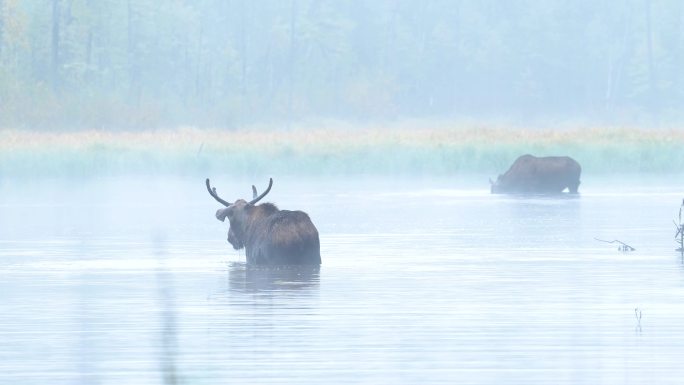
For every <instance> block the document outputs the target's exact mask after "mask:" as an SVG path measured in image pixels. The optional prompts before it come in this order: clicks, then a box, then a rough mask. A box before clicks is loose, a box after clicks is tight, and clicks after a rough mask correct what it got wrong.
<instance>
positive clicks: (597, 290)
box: [0, 177, 684, 384]
mask: <svg viewBox="0 0 684 385" xmlns="http://www.w3.org/2000/svg"><path fill="white" fill-rule="evenodd" d="M261 179H264V178H261ZM274 179H275V183H274V187H273V190H272V192H271V193H270V194H269V196H268V198H269V200H270V201H273V202H276V203H278V204H279V205H280V206H281V207H282V208H300V209H304V210H306V211H307V212H308V213H309V214H310V215H311V217H312V218H313V220H314V222H315V223H316V225H317V226H318V229H319V231H320V233H321V244H322V257H323V265H322V266H321V267H320V270H319V269H288V268H281V269H266V268H248V267H247V266H245V264H244V254H243V253H239V252H236V251H234V250H232V248H230V247H229V245H228V243H227V242H226V241H225V236H226V231H227V226H226V224H224V223H221V222H218V221H217V220H216V219H215V218H214V211H215V209H216V208H217V204H216V202H214V201H213V199H211V197H210V196H209V195H208V194H207V193H206V189H205V187H204V185H203V180H202V179H201V178H149V179H142V178H101V179H92V180H85V181H81V182H79V183H73V182H72V181H63V180H45V181H21V182H16V183H14V182H12V183H7V182H4V183H2V184H1V185H0V193H1V195H2V197H3V202H2V204H1V205H0V243H1V245H2V246H1V247H0V271H1V272H2V276H3V279H2V282H1V283H0V292H1V293H2V298H3V301H2V311H3V317H2V321H0V337H1V339H2V341H3V344H2V345H1V347H0V362H2V364H0V367H1V369H2V370H0V382H7V383H17V384H39V383H45V382H46V381H48V382H50V383H64V384H72V383H122V382H125V383H144V384H156V383H164V384H172V383H198V382H199V383H222V382H225V381H229V382H230V381H238V382H240V383H295V382H297V383H312V384H313V383H322V382H323V383H348V382H358V383H378V382H392V383H407V384H409V383H417V382H420V383H453V382H459V383H501V382H506V383H516V384H531V383H539V384H543V383H550V382H552V383H558V384H597V383H598V384H600V383H605V384H614V383H659V384H676V383H678V382H679V380H680V379H681V377H682V375H684V372H683V371H682V368H681V365H680V364H679V357H681V354H682V352H684V345H683V344H682V342H681V341H684V339H682V338H681V337H682V335H683V333H684V329H683V328H682V325H684V322H683V321H684V310H683V309H684V306H682V305H683V300H682V298H684V297H683V296H682V294H684V285H683V283H684V263H683V261H684V260H683V259H682V257H681V256H679V255H678V254H677V253H676V252H674V248H675V246H676V245H675V243H674V242H673V239H672V235H673V234H674V232H673V226H672V223H671V220H672V219H673V218H674V217H675V216H676V213H677V208H678V205H679V203H680V200H681V199H680V198H681V196H680V195H681V193H680V192H681V189H682V188H683V187H684V186H683V185H682V184H681V183H679V182H676V181H673V180H671V179H665V178H646V179H645V180H644V179H638V178H633V179H625V178H623V179H622V185H621V188H620V191H619V192H616V191H615V188H614V184H613V183H612V181H601V180H598V179H592V178H587V180H585V182H584V184H586V187H585V188H584V189H581V194H580V196H577V197H569V196H564V197H528V198H523V197H511V196H493V195H490V194H489V191H488V190H487V188H486V181H485V183H482V182H483V177H472V178H469V179H465V178H464V179H461V180H456V179H451V178H449V179H447V178H430V179H423V180H421V179H415V178H365V179H364V178H346V179H343V178H335V179H333V178H329V179H326V178H313V179H311V178H306V179H302V178H300V179H295V178H287V177H283V178H278V177H275V178H274ZM428 180H429V182H430V184H429V185H428V184H427V181H428ZM213 182H214V184H215V185H216V186H217V188H218V189H219V191H221V192H222V195H223V196H225V197H226V198H228V197H230V198H229V199H232V198H233V197H235V198H237V197H239V196H240V194H244V195H249V194H250V193H251V192H250V188H249V181H246V180H242V181H234V180H229V178H224V177H216V178H214V179H213ZM255 182H256V183H257V184H258V181H255ZM418 182H419V183H418ZM262 183H263V182H262ZM645 186H646V187H645ZM244 195H243V196H244ZM595 237H599V238H603V239H607V240H612V239H615V238H617V239H620V240H622V241H624V242H627V243H629V244H630V245H632V246H634V247H635V248H636V251H633V252H629V253H622V252H619V251H617V247H616V246H615V245H612V244H606V243H601V242H598V241H596V240H595V239H594V238H595ZM635 308H638V311H639V312H640V314H641V318H640V319H638V318H637V317H636V316H635Z"/></svg>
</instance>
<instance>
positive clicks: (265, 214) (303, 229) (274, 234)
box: [206, 178, 321, 265]
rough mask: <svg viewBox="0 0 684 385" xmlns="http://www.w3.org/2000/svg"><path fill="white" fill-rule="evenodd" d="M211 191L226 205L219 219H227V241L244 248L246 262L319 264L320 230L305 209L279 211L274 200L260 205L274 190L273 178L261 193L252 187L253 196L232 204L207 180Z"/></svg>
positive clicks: (260, 263) (254, 263) (220, 211)
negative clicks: (228, 224)
mask: <svg viewBox="0 0 684 385" xmlns="http://www.w3.org/2000/svg"><path fill="white" fill-rule="evenodd" d="M206 184H207V190H208V191H209V194H210V195H211V196H212V197H214V199H216V200H217V201H218V202H219V203H221V204H223V205H224V206H226V207H225V208H223V209H219V210H218V211H216V218H217V219H218V220H220V221H225V219H226V218H228V221H229V222H230V229H229V230H228V242H230V244H231V245H233V248H234V249H235V250H240V249H242V248H244V249H245V252H246V255H247V263H248V264H253V265H319V264H320V263H321V246H320V241H319V239H318V230H317V229H316V226H314V224H313V223H312V222H311V219H310V218H309V216H308V215H307V214H306V213H305V212H302V211H289V210H280V209H278V207H276V205H274V204H272V203H262V204H260V205H257V204H256V203H257V202H259V201H260V200H261V199H262V198H263V197H265V196H266V194H268V193H269V191H271V187H272V186H273V179H270V180H269V182H268V188H267V189H266V191H264V192H263V193H262V194H261V195H259V196H257V191H256V188H255V187H254V186H252V192H253V199H252V200H251V201H249V202H247V201H245V200H244V199H238V200H237V201H235V202H234V203H229V202H227V201H225V200H223V199H221V198H220V197H219V196H218V194H217V193H216V188H212V187H211V185H210V184H209V179H208V178H207V181H206Z"/></svg>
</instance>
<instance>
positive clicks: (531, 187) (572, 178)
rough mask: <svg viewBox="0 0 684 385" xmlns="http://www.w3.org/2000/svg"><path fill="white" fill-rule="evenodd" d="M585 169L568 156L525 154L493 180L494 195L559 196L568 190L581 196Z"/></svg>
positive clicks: (490, 181) (492, 190)
mask: <svg viewBox="0 0 684 385" xmlns="http://www.w3.org/2000/svg"><path fill="white" fill-rule="evenodd" d="M581 173H582V167H580V165H579V163H577V161H575V160H574V159H572V158H570V157H568V156H547V157H539V158H538V157H536V156H532V155H529V154H527V155H523V156H521V157H519V158H518V159H516V160H515V162H514V163H513V165H512V166H511V168H509V169H508V171H506V173H505V174H503V175H499V177H498V178H497V180H496V182H492V180H491V179H490V180H489V183H490V184H491V192H492V194H501V193H503V194H555V193H561V192H563V190H565V189H566V188H567V189H568V192H570V193H571V194H577V188H578V187H579V184H580V174H581Z"/></svg>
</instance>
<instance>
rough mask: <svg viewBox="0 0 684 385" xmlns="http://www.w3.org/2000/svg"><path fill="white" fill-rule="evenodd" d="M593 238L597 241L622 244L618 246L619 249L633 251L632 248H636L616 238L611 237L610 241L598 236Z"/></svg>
mask: <svg viewBox="0 0 684 385" xmlns="http://www.w3.org/2000/svg"><path fill="white" fill-rule="evenodd" d="M594 239H596V240H597V241H601V242H606V243H619V244H621V245H622V246H620V247H618V250H620V251H634V250H636V249H635V248H633V247H632V246H630V245H628V244H626V243H624V242H622V241H620V240H617V239H613V240H612V241H606V240H603V239H598V238H594Z"/></svg>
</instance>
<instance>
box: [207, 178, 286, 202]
mask: <svg viewBox="0 0 684 385" xmlns="http://www.w3.org/2000/svg"><path fill="white" fill-rule="evenodd" d="M208 181H209V179H207V186H209V184H208V183H209V182H208ZM271 186H273V178H268V188H267V189H266V191H264V192H262V193H261V195H259V196H258V197H255V198H254V199H252V200H251V201H250V202H249V203H248V204H249V205H253V204H255V203H257V202H259V201H260V200H261V198H263V197H265V196H266V194H268V192H269V191H271ZM252 193H253V194H254V195H256V188H255V187H254V186H252ZM214 198H216V196H214ZM219 202H220V201H219Z"/></svg>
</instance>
